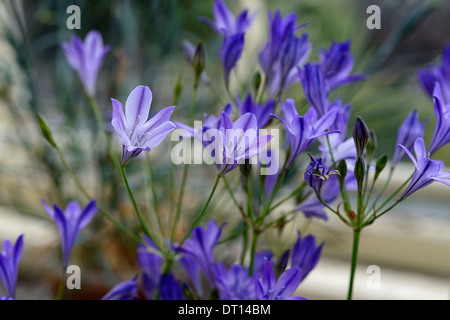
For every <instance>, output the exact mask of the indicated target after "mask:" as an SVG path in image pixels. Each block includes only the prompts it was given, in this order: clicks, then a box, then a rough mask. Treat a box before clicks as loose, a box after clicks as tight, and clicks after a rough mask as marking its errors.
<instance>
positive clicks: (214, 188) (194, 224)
mask: <svg viewBox="0 0 450 320" xmlns="http://www.w3.org/2000/svg"><path fill="white" fill-rule="evenodd" d="M220 177H221V175H217V177H216V181H215V182H214V187H213V188H212V190H211V193H210V194H209V197H208V200H207V201H206V203H205V205H204V207H203V209H202V211H201V212H200V213H199V214H198V215H197V218H195V220H194V223H192V225H191V226H190V228H189V231H188V232H187V233H186V235H185V236H184V239H183V241H181V243H180V247H181V246H183V243H184V241H186V239H187V238H188V237H189V236H190V235H191V233H192V230H194V228H195V227H196V226H197V225H198V224H199V223H200V221H201V220H202V218H203V215H204V214H205V212H206V209H208V206H209V203H210V202H211V199H212V198H213V196H214V193H215V192H216V189H217V186H218V185H219V181H220Z"/></svg>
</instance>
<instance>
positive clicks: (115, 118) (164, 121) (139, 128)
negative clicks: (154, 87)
mask: <svg viewBox="0 0 450 320" xmlns="http://www.w3.org/2000/svg"><path fill="white" fill-rule="evenodd" d="M111 101H112V106H113V113H112V120H111V124H112V126H113V128H114V131H115V132H116V134H117V135H118V136H119V137H121V138H122V146H123V148H122V151H123V152H122V160H121V164H122V165H125V164H126V163H127V162H128V161H129V160H130V159H131V158H134V157H137V156H138V155H139V154H140V153H141V152H142V151H150V149H151V148H155V147H156V146H158V145H159V144H160V143H161V142H162V141H163V140H164V139H165V138H166V137H167V135H168V134H169V133H170V132H171V131H172V130H174V129H175V124H173V123H172V122H171V121H169V119H170V116H171V115H172V113H173V110H174V109H175V107H167V108H164V109H162V110H161V111H160V112H158V113H157V114H156V115H155V116H153V117H152V118H150V119H148V116H149V113H150V106H151V103H152V92H151V91H150V89H149V87H146V86H138V87H136V88H135V89H134V90H133V91H132V92H131V93H130V95H129V96H128V98H127V101H126V103H125V112H124V110H123V107H122V104H121V103H120V102H119V101H117V100H115V99H111Z"/></svg>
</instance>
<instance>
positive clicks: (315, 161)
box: [304, 153, 338, 198]
mask: <svg viewBox="0 0 450 320" xmlns="http://www.w3.org/2000/svg"><path fill="white" fill-rule="evenodd" d="M308 155H309V157H310V159H311V162H310V163H309V165H308V167H307V168H306V170H305V174H304V177H305V181H306V182H307V183H308V185H309V186H310V187H311V188H313V190H314V192H315V193H316V195H317V197H318V198H321V196H322V195H321V193H320V191H321V189H322V186H323V185H324V184H325V183H326V181H328V179H329V178H330V176H331V175H332V174H338V172H337V171H336V170H330V169H328V167H327V166H326V165H325V164H324V163H323V161H322V158H321V157H317V158H314V157H313V156H312V155H311V154H309V153H308Z"/></svg>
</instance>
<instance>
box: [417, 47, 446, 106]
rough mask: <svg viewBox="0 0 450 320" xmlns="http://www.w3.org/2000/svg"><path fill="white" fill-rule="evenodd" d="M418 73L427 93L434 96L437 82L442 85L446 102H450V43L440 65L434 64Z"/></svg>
mask: <svg viewBox="0 0 450 320" xmlns="http://www.w3.org/2000/svg"><path fill="white" fill-rule="evenodd" d="M417 75H418V77H419V83H420V85H421V86H422V88H423V89H424V91H425V93H427V94H428V95H429V96H430V97H433V96H434V89H435V85H436V82H437V83H439V85H440V86H441V89H442V95H443V97H444V99H445V102H446V103H447V102H450V45H447V46H446V47H445V49H444V52H443V55H442V61H441V64H440V65H439V66H436V65H432V66H430V67H428V68H426V69H422V70H420V71H419V72H418V73H417Z"/></svg>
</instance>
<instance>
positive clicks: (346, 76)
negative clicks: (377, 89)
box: [319, 40, 366, 90]
mask: <svg viewBox="0 0 450 320" xmlns="http://www.w3.org/2000/svg"><path fill="white" fill-rule="evenodd" d="M319 61H320V65H321V67H322V71H323V73H324V75H325V77H326V78H327V80H328V84H329V87H330V90H333V89H335V88H337V87H339V86H342V85H346V84H349V83H352V82H355V81H359V80H363V79H365V78H366V75H364V74H353V75H352V74H350V73H351V71H352V69H353V64H354V59H353V57H352V54H351V52H350V40H347V41H344V42H335V41H333V43H332V44H331V46H330V48H329V49H328V50H325V49H322V50H321V51H320V53H319Z"/></svg>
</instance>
